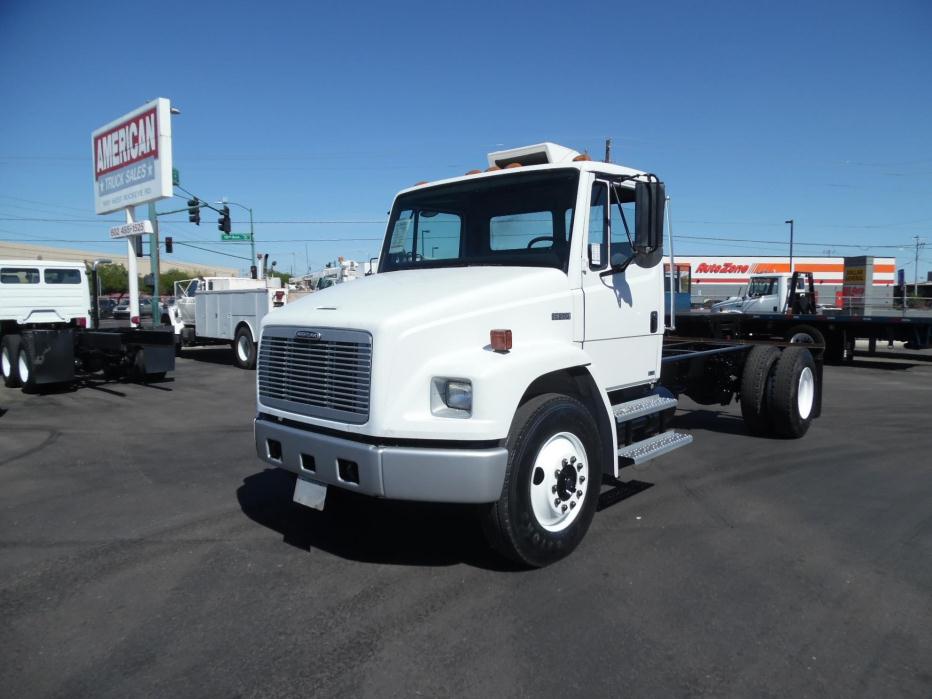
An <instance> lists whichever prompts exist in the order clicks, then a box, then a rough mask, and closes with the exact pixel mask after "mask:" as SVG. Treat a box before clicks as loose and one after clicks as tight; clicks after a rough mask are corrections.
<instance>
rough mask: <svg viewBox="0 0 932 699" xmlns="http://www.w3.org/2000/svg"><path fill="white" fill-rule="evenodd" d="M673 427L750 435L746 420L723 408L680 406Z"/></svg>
mask: <svg viewBox="0 0 932 699" xmlns="http://www.w3.org/2000/svg"><path fill="white" fill-rule="evenodd" d="M673 427H682V428H685V429H688V430H708V431H709V432H719V433H721V434H740V435H744V436H748V431H747V429H745V427H744V420H743V419H742V418H740V417H738V416H737V415H730V414H729V413H726V412H724V411H722V410H713V409H703V408H697V409H695V410H690V409H689V408H678V409H677V413H676V418H675V419H674V420H673Z"/></svg>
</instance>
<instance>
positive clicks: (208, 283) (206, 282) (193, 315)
mask: <svg viewBox="0 0 932 699" xmlns="http://www.w3.org/2000/svg"><path fill="white" fill-rule="evenodd" d="M287 300H288V290H287V289H284V288H282V284H281V279H279V278H278V277H269V278H266V279H250V278H248V277H199V278H198V279H185V280H183V281H178V282H175V303H174V304H172V305H171V306H169V308H168V312H167V316H168V317H167V321H168V323H169V324H170V325H171V326H172V328H174V330H175V347H176V348H177V350H178V351H180V350H181V348H182V347H192V346H194V345H217V344H230V345H231V346H232V348H233V362H234V363H235V364H236V366H238V367H240V368H241V369H254V368H255V367H256V342H257V338H258V337H259V323H260V322H261V321H262V319H263V318H264V317H265V314H266V313H268V312H269V311H271V310H273V309H275V308H280V307H282V306H284V305H285V303H286V302H287Z"/></svg>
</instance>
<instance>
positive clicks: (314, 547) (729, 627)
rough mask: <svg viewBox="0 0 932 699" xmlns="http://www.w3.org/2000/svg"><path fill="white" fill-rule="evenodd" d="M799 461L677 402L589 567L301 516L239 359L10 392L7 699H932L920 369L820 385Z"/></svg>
mask: <svg viewBox="0 0 932 699" xmlns="http://www.w3.org/2000/svg"><path fill="white" fill-rule="evenodd" d="M825 380H826V388H825V408H824V414H823V417H822V418H820V419H819V420H818V421H817V422H815V423H814V425H813V427H812V429H811V430H810V431H809V434H808V435H806V437H805V438H804V439H802V440H797V441H785V440H770V439H759V438H752V437H749V436H747V435H746V434H745V433H744V430H743V426H742V423H741V421H740V418H739V415H740V413H739V411H738V409H737V406H734V405H732V406H729V407H727V408H722V407H714V406H713V407H708V406H697V405H693V404H691V403H689V402H688V401H685V400H684V401H683V402H682V403H681V405H682V408H683V409H682V410H681V411H680V412H679V413H678V417H677V422H678V426H679V427H680V428H684V429H687V430H689V431H690V432H691V433H692V434H693V435H694V437H695V441H694V443H693V445H692V446H691V447H689V448H687V449H683V450H680V451H678V452H675V453H673V454H670V455H668V456H665V457H663V458H661V459H660V460H658V462H655V463H654V464H653V465H652V466H650V467H649V468H646V469H643V470H633V469H630V470H626V471H624V472H623V480H624V481H625V484H624V485H622V486H620V487H617V488H613V489H610V490H606V492H605V493H603V499H602V503H603V507H602V509H601V511H600V512H599V513H598V514H597V515H596V518H595V520H594V522H593V525H592V528H591V529H590V531H589V534H588V535H587V537H586V539H585V540H584V541H583V543H582V545H581V546H580V548H579V549H578V550H577V551H576V552H575V553H574V554H573V555H572V556H570V557H569V558H568V559H566V560H564V561H562V562H560V563H558V564H556V565H553V566H551V567H549V568H546V569H543V570H535V571H526V570H516V569H514V568H513V567H512V566H510V565H509V564H507V563H506V562H504V561H502V560H500V559H498V558H497V557H496V556H495V555H493V554H491V553H490V552H489V550H488V549H487V548H486V546H485V543H484V541H483V539H482V536H481V533H480V531H479V529H478V526H477V525H476V522H475V519H474V512H473V510H472V509H470V508H464V507H443V506H425V505H418V504H410V503H398V502H384V501H369V500H364V501H356V500H349V501H345V502H344V501H341V502H339V503H337V504H338V505H340V507H339V508H335V509H334V510H333V511H329V512H325V513H317V512H314V511H310V510H307V509H304V508H301V507H300V506H297V505H294V504H292V503H291V490H292V487H293V480H292V478H291V477H290V476H288V475H287V474H285V473H283V472H281V471H277V470H275V469H270V468H265V466H264V465H263V464H262V463H261V462H259V461H258V460H257V459H256V458H255V456H254V450H253V444H252V429H251V420H252V417H253V414H254V391H255V388H254V381H255V374H254V373H252V372H246V371H242V370H239V369H237V368H235V367H233V366H232V365H231V363H230V351H229V349H226V348H203V349H195V350H190V351H187V352H186V356H185V358H182V359H180V360H179V361H178V366H177V370H176V371H175V372H174V374H173V375H171V377H170V379H169V380H166V381H165V382H162V383H158V384H152V385H148V386H145V385H136V384H128V383H97V382H91V383H89V384H86V385H82V386H79V387H77V388H75V389H69V390H61V391H57V392H54V393H50V394H45V395H25V394H23V393H21V392H20V391H18V390H13V389H2V388H0V621H2V628H3V633H2V634H0V687H3V694H4V695H5V696H29V697H43V696H61V697H80V696H93V697H111V696H112V697H125V696H128V695H129V696H298V695H300V696H310V695H316V696H363V697H365V696H377V697H382V696H395V695H403V696H411V695H416V696H483V697H484V696H535V697H558V696H559V697H563V696H581V695H587V696H611V697H619V696H634V697H658V696H698V695H714V696H733V697H747V696H797V697H806V696H817V697H824V696H845V697H851V696H863V697H877V696H899V697H913V696H914V697H929V696H932V430H930V428H929V424H930V421H929V407H930V401H932V352H924V353H910V352H894V353H889V354H883V353H880V354H878V355H877V356H875V357H865V356H863V355H862V356H859V357H858V358H857V359H856V361H855V363H854V365H853V366H846V367H829V368H827V370H826V375H825Z"/></svg>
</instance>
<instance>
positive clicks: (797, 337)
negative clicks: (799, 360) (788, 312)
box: [790, 333, 815, 345]
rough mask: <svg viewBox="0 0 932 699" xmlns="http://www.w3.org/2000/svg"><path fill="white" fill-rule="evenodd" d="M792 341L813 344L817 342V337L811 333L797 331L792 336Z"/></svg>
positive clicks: (800, 343)
mask: <svg viewBox="0 0 932 699" xmlns="http://www.w3.org/2000/svg"><path fill="white" fill-rule="evenodd" d="M790 343H791V344H794V345H812V344H815V338H813V337H812V335H810V334H809V333H795V334H794V335H793V337H791V338H790Z"/></svg>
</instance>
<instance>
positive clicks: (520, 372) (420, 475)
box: [254, 143, 821, 566]
mask: <svg viewBox="0 0 932 699" xmlns="http://www.w3.org/2000/svg"><path fill="white" fill-rule="evenodd" d="M488 159H489V167H488V169H487V170H485V171H484V172H480V171H478V170H476V171H472V172H470V173H467V174H466V175H465V176H463V177H456V178H452V179H447V180H442V181H438V182H432V183H420V184H418V185H416V186H414V187H412V188H409V189H405V190H403V191H402V192H400V193H399V194H398V195H397V196H396V198H395V201H394V203H393V205H392V209H391V214H390V218H389V221H388V227H387V231H386V235H385V239H384V241H383V244H382V250H381V255H380V257H379V265H378V270H377V273H376V274H374V275H372V276H369V277H365V278H364V279H361V280H359V281H357V282H356V283H354V284H343V285H339V286H334V287H331V288H329V289H325V290H323V291H321V292H319V293H316V294H314V295H312V296H309V297H306V298H304V299H302V300H300V301H298V302H296V303H294V304H290V305H289V306H287V307H286V308H284V309H281V310H279V311H276V312H275V313H274V314H269V315H268V316H266V318H265V319H264V320H263V326H262V333H261V338H260V343H259V358H258V371H257V390H258V398H257V415H256V418H255V422H254V426H255V444H256V450H257V454H258V456H259V457H260V458H261V459H263V460H264V461H266V462H267V463H269V464H272V465H274V466H277V467H280V468H284V469H287V470H289V471H291V472H293V473H294V474H296V476H297V477H296V481H295V490H294V496H293V497H294V500H295V501H296V502H299V503H301V504H305V505H309V506H312V507H317V508H322V507H323V506H324V504H325V501H326V498H327V491H328V489H330V490H334V489H336V490H337V492H339V491H340V490H341V489H343V490H351V491H355V492H357V493H362V494H365V495H370V496H374V497H385V498H395V499H403V500H414V501H433V502H449V503H475V504H476V505H477V506H478V507H479V509H480V511H481V513H482V521H483V527H484V529H485V532H486V534H487V536H488V538H489V541H490V543H491V544H492V545H493V546H494V547H495V548H496V549H498V550H499V551H500V552H502V553H503V554H505V555H506V556H508V557H511V558H513V559H515V560H516V561H518V562H520V563H521V564H524V565H528V566H544V565H547V564H549V563H551V562H553V561H556V560H558V559H560V558H562V557H563V556H566V555H567V554H569V553H570V552H571V551H572V550H573V549H574V548H575V547H576V546H577V544H578V543H579V542H580V540H581V539H582V538H583V536H584V535H585V533H586V531H587V529H588V527H589V524H590V522H591V520H592V518H593V515H594V513H595V511H596V505H597V501H598V498H599V494H600V490H601V487H602V484H603V479H606V480H608V481H609V482H615V481H614V479H617V477H618V475H619V471H620V469H622V468H625V467H627V466H631V465H636V464H643V463H646V462H649V461H650V460H652V459H655V458H656V457H658V456H661V455H662V454H665V453H668V452H670V451H672V450H674V449H678V448H681V447H684V446H686V445H688V444H689V443H690V442H691V441H692V436H691V435H689V434H686V433H683V432H678V431H676V430H675V429H671V421H672V418H673V416H674V413H675V410H676V405H677V395H679V394H683V393H685V394H687V395H689V396H690V397H692V398H694V399H695V400H699V401H701V402H715V403H723V404H727V403H728V402H730V401H731V400H733V399H734V398H735V397H736V396H738V397H739V399H740V403H741V409H742V414H743V416H744V419H745V422H746V425H747V427H748V429H749V431H751V432H752V433H754V434H758V435H779V436H783V437H801V436H803V435H804V434H805V432H806V430H807V429H808V427H809V425H810V423H811V421H812V420H813V419H814V418H816V417H817V416H818V415H819V413H820V409H821V361H820V357H819V349H818V348H817V347H811V348H807V347H802V346H789V344H788V343H763V344H749V343H740V342H726V341H713V340H695V339H689V338H682V337H676V336H674V335H673V334H672V332H671V333H669V334H668V333H665V327H664V270H663V267H664V266H663V263H662V255H663V250H662V247H663V245H662V243H663V241H662V237H663V221H664V209H665V192H664V185H663V184H662V183H661V182H660V180H659V179H658V178H657V177H656V176H654V175H652V174H649V173H647V172H642V171H639V170H634V169H631V168H628V167H623V166H620V165H615V164H611V163H604V162H595V161H592V160H590V159H589V158H588V156H585V155H582V154H580V153H578V152H576V151H574V150H571V149H569V148H565V147H562V146H558V145H556V144H552V143H544V144H538V145H534V146H527V147H523V148H517V149H513V150H508V151H499V152H496V153H491V154H489V156H488ZM665 335H667V337H666V338H665Z"/></svg>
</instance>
